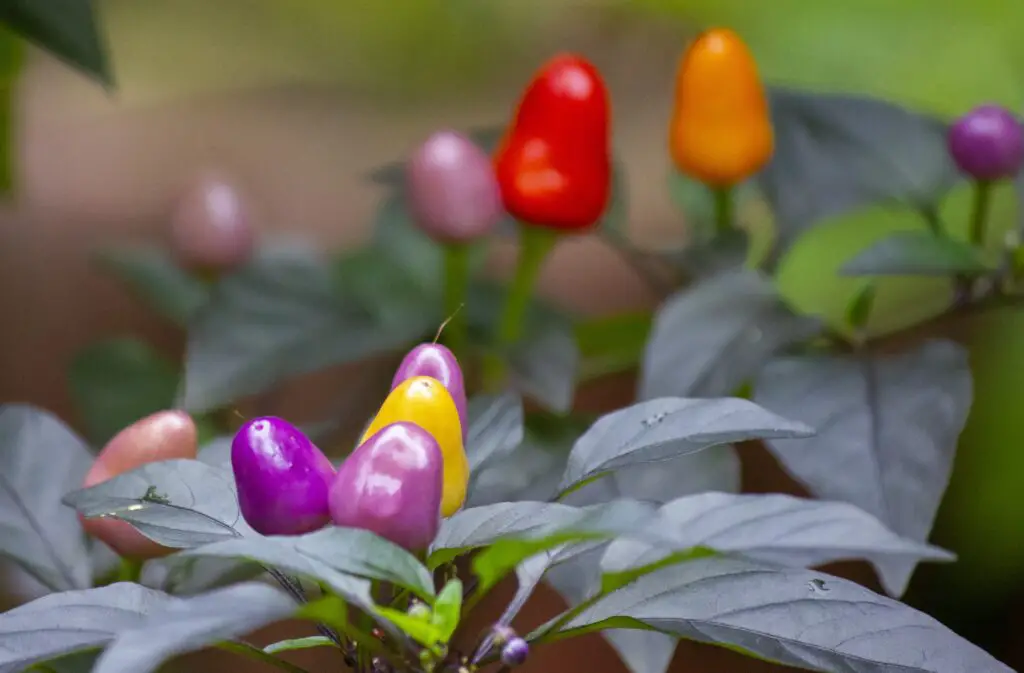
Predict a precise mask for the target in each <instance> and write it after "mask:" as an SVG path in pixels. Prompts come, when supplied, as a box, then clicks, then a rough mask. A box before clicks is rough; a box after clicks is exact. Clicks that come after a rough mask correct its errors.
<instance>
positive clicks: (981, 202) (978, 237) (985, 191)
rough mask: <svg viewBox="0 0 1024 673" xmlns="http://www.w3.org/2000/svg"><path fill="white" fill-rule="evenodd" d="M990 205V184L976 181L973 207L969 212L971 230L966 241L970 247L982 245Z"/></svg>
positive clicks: (986, 181) (984, 181) (985, 181)
mask: <svg viewBox="0 0 1024 673" xmlns="http://www.w3.org/2000/svg"><path fill="white" fill-rule="evenodd" d="M991 203H992V183H991V182H989V181H988V180H978V181H977V182H975V183H974V206H973V210H972V211H971V228H970V230H969V231H968V237H969V238H968V240H969V241H970V242H971V244H972V245H984V243H985V226H986V225H987V224H988V211H989V206H990V205H991Z"/></svg>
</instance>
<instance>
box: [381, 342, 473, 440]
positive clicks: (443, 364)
mask: <svg viewBox="0 0 1024 673" xmlns="http://www.w3.org/2000/svg"><path fill="white" fill-rule="evenodd" d="M414 376H429V377H430V378H432V379H436V380H438V381H440V382H441V385H442V386H444V387H445V388H446V389H447V390H448V394H449V395H451V396H452V399H453V400H454V401H455V408H456V409H457V410H458V412H459V423H460V424H461V425H462V440H463V442H465V440H466V431H467V430H468V426H467V422H468V421H467V417H466V384H465V381H464V380H463V377H462V367H460V366H459V361H458V359H457V358H456V357H455V354H454V353H452V352H451V351H450V350H449V349H448V348H446V347H444V346H442V345H441V344H437V343H423V344H420V345H418V346H416V347H415V348H413V349H412V350H411V351H409V352H408V353H407V354H406V356H405V357H404V358H402V362H401V364H399V365H398V369H397V370H395V377H394V379H392V381H391V389H392V390H394V389H395V388H397V387H398V386H400V385H401V384H402V382H403V381H405V380H406V379H411V378H412V377H414Z"/></svg>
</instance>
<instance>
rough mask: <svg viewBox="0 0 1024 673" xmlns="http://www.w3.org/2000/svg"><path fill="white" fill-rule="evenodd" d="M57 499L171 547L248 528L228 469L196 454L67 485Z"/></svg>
mask: <svg viewBox="0 0 1024 673" xmlns="http://www.w3.org/2000/svg"><path fill="white" fill-rule="evenodd" d="M63 501H64V503H65V504H66V505H68V506H69V507H73V508H74V509H75V510H77V511H78V513H79V514H81V515H82V516H84V517H86V518H91V517H98V516H103V517H112V518H116V519H120V520H122V521H127V522H128V523H130V524H131V525H132V526H133V527H135V529H136V530H138V531H139V532H140V533H142V534H143V535H145V536H146V537H148V538H149V539H151V540H153V541H154V542H157V543H159V544H162V545H164V546H165V547H172V548H175V549H188V548H191V547H198V546H201V545H205V544H210V543H212V542H217V541H220V540H225V539H229V538H233V537H237V536H239V535H243V534H250V533H251V530H250V529H249V527H248V525H247V524H246V523H245V520H244V519H243V518H242V515H241V512H240V511H239V509H238V496H237V495H236V492H235V482H234V478H233V477H232V475H231V473H230V472H228V471H226V470H223V469H219V468H216V467H211V466H209V465H207V464H205V463H201V462H199V461H197V460H167V461H163V462H159V463H148V464H146V465H143V466H141V467H138V468H136V469H134V470H132V471H130V472H124V473H122V474H119V475H117V476H116V477H114V478H112V479H110V480H108V481H105V482H103V483H100V484H97V485H96V486H92V487H90V488H84V489H81V490H77V491H72V492H71V493H68V494H67V495H65V496H64V500H63Z"/></svg>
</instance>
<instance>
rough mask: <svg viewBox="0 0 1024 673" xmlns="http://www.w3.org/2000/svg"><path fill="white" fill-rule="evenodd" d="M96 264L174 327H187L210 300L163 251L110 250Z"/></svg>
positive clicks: (140, 248) (138, 248) (199, 283)
mask: <svg viewBox="0 0 1024 673" xmlns="http://www.w3.org/2000/svg"><path fill="white" fill-rule="evenodd" d="M96 261H97V263H98V264H99V265H100V266H101V267H102V268H103V269H105V270H106V271H108V272H109V273H112V274H113V275H114V276H117V277H118V279H119V280H121V282H123V283H125V284H126V285H127V286H128V287H129V288H130V289H131V290H132V291H133V292H134V293H135V294H136V295H138V296H139V298H140V299H142V300H143V301H144V302H146V304H147V305H148V306H149V307H150V308H152V309H153V310H155V311H156V312H157V313H159V314H160V315H162V316H163V317H165V318H167V319H168V320H171V321H172V322H173V323H174V324H176V325H179V326H182V327H184V326H186V325H187V324H188V321H189V319H190V318H191V317H192V316H193V315H195V313H196V311H198V310H199V309H200V308H201V307H202V306H203V305H204V304H205V303H206V302H207V301H208V300H209V294H210V292H209V290H208V289H207V287H206V285H205V284H203V282H202V281H201V280H199V279H198V278H196V277H194V276H192V275H191V274H190V273H189V272H188V271H186V270H185V269H183V268H181V267H180V266H178V265H177V264H176V263H175V262H174V260H173V259H172V258H171V256H170V254H168V252H167V251H166V250H164V249H162V248H157V247H153V246H136V247H118V248H111V249H108V250H103V251H101V252H100V253H99V254H98V255H97V257H96Z"/></svg>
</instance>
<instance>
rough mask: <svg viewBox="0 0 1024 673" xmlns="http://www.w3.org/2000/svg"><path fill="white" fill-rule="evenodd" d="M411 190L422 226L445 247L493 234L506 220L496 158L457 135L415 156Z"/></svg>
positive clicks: (437, 139)
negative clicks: (449, 244)
mask: <svg viewBox="0 0 1024 673" xmlns="http://www.w3.org/2000/svg"><path fill="white" fill-rule="evenodd" d="M406 190H407V197H408V203H409V207H410V209H411V211H412V214H413V219H414V220H415V221H416V223H417V225H419V227H420V228H421V229H422V230H423V231H424V232H426V233H427V234H428V235H429V236H431V237H432V238H434V239H435V240H438V241H441V242H444V243H464V242H468V241H472V240H474V239H477V238H480V237H481V236H484V235H486V234H489V233H490V232H491V231H492V230H493V229H494V227H495V226H496V225H497V223H498V220H499V218H500V217H501V214H502V204H501V190H500V189H499V187H498V181H497V178H496V177H495V176H494V167H493V165H492V162H491V158H490V157H489V156H487V155H486V154H485V153H484V151H483V150H481V149H480V148H479V147H477V146H476V145H475V144H474V143H473V141H472V140H470V139H469V138H467V137H465V136H464V135H462V134H460V133H457V132H455V131H438V132H437V133H435V134H433V135H432V136H430V137H429V138H427V140H426V142H424V143H423V144H422V145H420V147H419V149H417V150H416V152H415V153H413V155H412V156H411V157H410V158H409V162H408V164H407V165H406Z"/></svg>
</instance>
